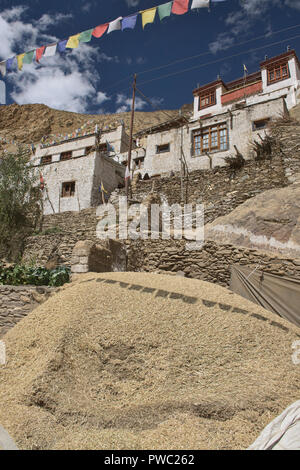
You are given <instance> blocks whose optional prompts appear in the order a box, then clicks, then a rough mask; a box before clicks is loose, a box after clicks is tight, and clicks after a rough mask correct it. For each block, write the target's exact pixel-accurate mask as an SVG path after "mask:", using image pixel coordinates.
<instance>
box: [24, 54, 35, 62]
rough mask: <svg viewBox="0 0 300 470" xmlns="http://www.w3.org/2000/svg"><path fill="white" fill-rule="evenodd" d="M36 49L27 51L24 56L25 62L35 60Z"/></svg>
mask: <svg viewBox="0 0 300 470" xmlns="http://www.w3.org/2000/svg"><path fill="white" fill-rule="evenodd" d="M33 54H34V51H30V52H27V53H26V54H25V56H24V60H23V64H31V63H32V61H33Z"/></svg>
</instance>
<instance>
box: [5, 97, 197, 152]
mask: <svg viewBox="0 0 300 470" xmlns="http://www.w3.org/2000/svg"><path fill="white" fill-rule="evenodd" d="M189 108H190V105H186V106H184V107H183V111H184V112H186V111H187V109H189ZM178 112H179V111H178V110H169V111H154V112H147V113H146V112H137V113H136V116H135V129H134V131H135V132H137V131H140V130H142V129H145V128H147V127H150V126H154V125H156V124H159V123H160V122H164V121H166V120H168V116H169V119H172V118H173V117H176V116H178ZM121 119H123V120H124V122H125V126H126V128H127V129H129V126H130V113H120V114H102V115H101V114H100V115H89V114H77V113H71V112H67V111H59V110H56V109H51V108H49V107H48V106H45V105H43V104H27V105H22V106H19V105H17V104H13V105H9V106H1V108H0V136H1V137H5V138H6V139H9V140H17V141H18V142H21V143H29V144H30V143H32V142H33V143H39V142H40V140H41V138H42V137H43V136H45V135H49V134H57V133H62V134H63V133H71V132H72V131H73V130H75V129H78V128H79V127H81V126H82V125H83V124H85V123H86V122H87V121H89V120H94V121H95V123H98V124H100V125H102V124H103V125H109V124H111V123H114V122H115V121H117V120H121ZM0 149H1V144H0Z"/></svg>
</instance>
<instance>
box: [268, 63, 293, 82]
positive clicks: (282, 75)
mask: <svg viewBox="0 0 300 470" xmlns="http://www.w3.org/2000/svg"><path fill="white" fill-rule="evenodd" d="M289 76H290V73H289V67H288V64H287V62H285V63H282V64H277V65H275V66H273V67H272V68H269V69H268V85H269V84H270V83H274V82H279V81H280V80H285V79H286V78H289Z"/></svg>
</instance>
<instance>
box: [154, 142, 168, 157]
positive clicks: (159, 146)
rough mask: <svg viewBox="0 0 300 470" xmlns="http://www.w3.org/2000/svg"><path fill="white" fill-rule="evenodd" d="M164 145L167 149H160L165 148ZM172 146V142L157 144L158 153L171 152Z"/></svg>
mask: <svg viewBox="0 0 300 470" xmlns="http://www.w3.org/2000/svg"><path fill="white" fill-rule="evenodd" d="M163 147H166V150H160V149H161V148H163ZM170 148H171V146H170V143H168V144H161V145H157V146H156V153H157V154H158V155H160V154H161V153H168V152H170Z"/></svg>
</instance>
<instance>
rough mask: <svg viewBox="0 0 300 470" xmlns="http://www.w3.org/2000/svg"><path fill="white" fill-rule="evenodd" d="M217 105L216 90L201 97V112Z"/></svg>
mask: <svg viewBox="0 0 300 470" xmlns="http://www.w3.org/2000/svg"><path fill="white" fill-rule="evenodd" d="M214 104H216V90H214V91H211V92H210V93H207V94H203V95H200V96H199V110H200V109H203V108H207V107H208V106H213V105H214Z"/></svg>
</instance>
